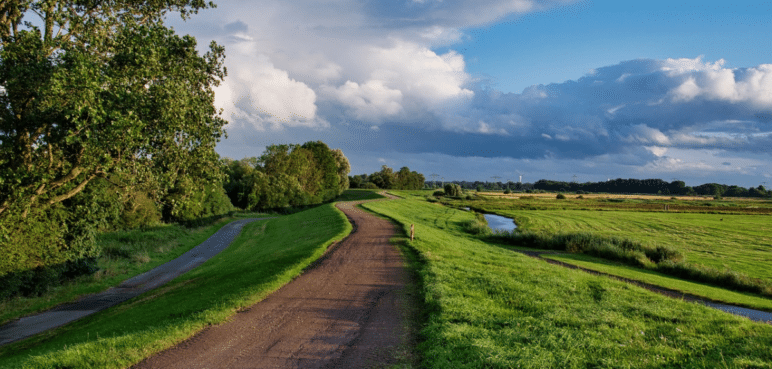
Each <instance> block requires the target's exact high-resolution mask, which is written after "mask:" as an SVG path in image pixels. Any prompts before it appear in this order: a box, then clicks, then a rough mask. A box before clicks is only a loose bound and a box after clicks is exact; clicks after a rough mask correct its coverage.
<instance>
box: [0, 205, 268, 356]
mask: <svg viewBox="0 0 772 369" xmlns="http://www.w3.org/2000/svg"><path fill="white" fill-rule="evenodd" d="M263 219H271V218H247V219H241V220H236V221H233V222H230V223H228V224H227V225H225V226H224V227H222V228H220V230H219V231H217V232H216V233H215V234H213V235H212V236H211V237H209V238H208V239H207V240H206V241H204V242H203V243H201V244H200V245H198V246H196V247H194V248H192V249H190V250H189V251H188V252H186V253H184V254H182V255H181V256H180V257H178V258H176V259H174V260H172V261H169V262H168V263H166V264H163V265H159V266H158V267H156V268H154V269H152V270H150V271H147V272H145V273H143V274H140V275H138V276H135V277H132V278H129V279H127V280H125V281H123V282H122V283H121V284H119V285H117V286H115V287H111V288H109V289H107V290H105V291H103V292H100V293H97V294H93V295H87V296H84V297H82V298H80V299H78V300H77V301H75V302H71V303H67V304H63V305H59V306H57V307H55V308H53V309H51V310H47V311H45V312H42V313H38V314H34V315H30V316H26V317H23V318H20V319H18V320H16V321H13V322H10V323H7V324H5V325H3V326H0V346H2V345H5V344H8V343H11V342H15V341H19V340H22V339H25V338H28V337H31V336H33V335H36V334H38V333H41V332H44V331H47V330H49V329H53V328H56V327H59V326H62V325H65V324H67V323H69V322H72V321H75V320H78V319H80V318H83V317H85V316H88V315H91V314H94V313H96V312H98V311H101V310H104V309H107V308H109V307H111V306H115V305H118V304H120V303H122V302H124V301H126V300H129V299H131V298H134V297H137V296H139V295H141V294H143V293H145V292H147V291H150V290H152V289H155V288H158V287H160V286H162V285H164V284H166V283H168V282H169V281H171V280H172V279H174V278H177V277H178V276H180V275H182V274H183V273H186V272H188V271H190V270H191V269H193V268H195V267H197V266H199V265H201V264H203V263H204V262H205V261H207V260H209V259H210V258H211V257H213V256H215V255H217V254H218V253H220V251H222V250H224V249H225V248H226V247H228V246H229V245H230V244H231V242H233V240H234V239H235V238H236V236H238V235H239V233H240V232H241V228H242V227H244V225H245V224H247V223H250V222H253V221H256V220H263Z"/></svg>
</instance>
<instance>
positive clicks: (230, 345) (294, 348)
mask: <svg viewBox="0 0 772 369" xmlns="http://www.w3.org/2000/svg"><path fill="white" fill-rule="evenodd" d="M376 201H380V200H376ZM360 203H362V201H357V202H341V203H338V204H336V206H337V207H338V208H339V209H340V210H341V211H343V212H344V213H345V214H346V216H347V217H348V218H349V220H350V221H351V222H352V224H353V226H354V229H353V231H352V233H351V234H350V235H349V236H348V237H347V238H345V239H344V240H342V241H341V242H339V243H337V244H334V245H333V246H330V248H329V249H328V250H327V252H326V253H325V254H324V256H322V258H321V259H320V260H319V261H318V262H316V263H314V264H313V266H311V267H309V268H308V269H307V270H306V271H305V272H304V273H303V274H302V275H300V276H299V277H298V278H296V279H295V280H293V281H292V282H290V283H288V284H287V285H285V286H284V287H282V288H280V289H279V290H277V291H276V292H274V293H273V294H271V295H269V296H268V297H266V298H265V299H264V300H262V301H261V302H259V303H257V304H255V305H253V306H252V307H250V308H249V309H247V310H246V311H244V312H241V313H238V314H236V315H235V316H233V317H232V319H231V320H230V321H228V322H226V323H223V324H220V325H217V326H212V327H209V328H207V329H204V330H203V331H201V332H200V333H199V334H197V335H195V336H194V337H192V338H190V339H188V340H186V341H183V342H182V343H180V344H178V345H177V346H175V347H173V348H170V349H168V350H166V351H163V352H161V353H160V354H158V355H156V356H153V357H150V358H148V359H146V360H145V361H143V362H140V363H139V364H137V365H136V366H135V368H245V367H248V368H364V367H371V366H378V367H380V366H383V365H388V364H390V363H395V362H396V358H395V353H396V351H397V350H398V346H399V345H400V344H401V343H402V342H403V336H404V335H405V330H404V327H403V325H402V313H401V311H402V309H401V306H402V303H403V302H402V294H401V293H399V292H400V289H402V288H403V287H404V286H405V282H406V277H407V276H406V270H405V267H404V263H403V261H402V257H401V255H400V254H399V252H398V251H397V249H396V248H395V246H394V245H391V244H390V243H389V239H390V238H391V237H393V235H394V234H395V228H394V226H393V225H392V224H391V223H390V222H389V221H387V220H385V219H381V218H378V217H376V216H374V215H372V214H370V213H367V212H365V211H364V210H361V209H359V208H358V207H356V205H358V204H360Z"/></svg>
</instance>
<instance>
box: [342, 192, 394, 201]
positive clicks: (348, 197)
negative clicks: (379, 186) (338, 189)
mask: <svg viewBox="0 0 772 369" xmlns="http://www.w3.org/2000/svg"><path fill="white" fill-rule="evenodd" d="M380 191H381V190H363V189H350V190H346V191H343V193H342V194H340V196H338V198H336V199H335V201H360V200H377V199H383V198H384V197H383V196H382V195H380V194H379V193H378V192H380Z"/></svg>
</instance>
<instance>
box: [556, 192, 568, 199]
mask: <svg viewBox="0 0 772 369" xmlns="http://www.w3.org/2000/svg"><path fill="white" fill-rule="evenodd" d="M555 198H556V199H558V200H565V198H566V195H564V194H562V193H559V194H558V195H557V196H555Z"/></svg>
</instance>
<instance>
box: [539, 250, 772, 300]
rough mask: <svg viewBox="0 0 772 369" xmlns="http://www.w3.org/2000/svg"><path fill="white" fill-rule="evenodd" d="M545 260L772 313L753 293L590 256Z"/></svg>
mask: <svg viewBox="0 0 772 369" xmlns="http://www.w3.org/2000/svg"><path fill="white" fill-rule="evenodd" d="M542 257H544V258H548V259H554V260H559V261H562V262H564V263H568V264H573V265H577V266H580V267H583V268H587V269H591V270H595V271H599V272H603V273H607V274H611V275H616V276H620V277H624V278H629V279H633V280H636V281H641V282H646V283H649V284H653V285H657V286H663V287H667V288H670V289H673V290H677V291H681V292H685V293H690V294H692V295H697V296H703V297H706V298H708V299H711V300H714V301H718V302H724V303H728V304H732V305H739V306H745V307H749V308H752V309H760V310H766V311H772V300H770V299H767V298H764V297H762V296H758V295H754V294H751V293H743V292H734V291H729V290H726V289H723V288H718V287H713V286H709V285H706V284H702V283H695V282H689V281H684V280H681V279H678V278H675V277H671V276H668V275H665V274H661V273H657V272H654V271H650V270H641V269H638V268H634V267H630V266H626V265H624V264H621V263H615V262H613V261H608V260H604V259H600V258H596V257H592V256H588V255H581V254H544V255H542Z"/></svg>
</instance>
